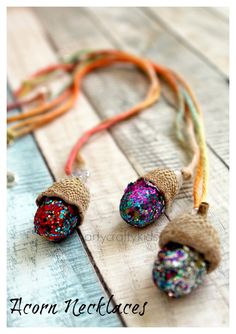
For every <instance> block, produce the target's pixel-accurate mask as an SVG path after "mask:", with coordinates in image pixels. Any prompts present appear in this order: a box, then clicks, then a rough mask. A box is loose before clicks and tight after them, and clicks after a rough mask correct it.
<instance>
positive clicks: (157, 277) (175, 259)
mask: <svg viewBox="0 0 236 334" xmlns="http://www.w3.org/2000/svg"><path fill="white" fill-rule="evenodd" d="M206 272H207V268H206V263H205V261H204V259H203V258H202V256H201V255H200V254H199V253H198V252H196V251H194V250H192V249H190V248H189V247H187V246H183V247H182V246H181V245H178V246H176V248H174V249H173V248H168V247H165V248H163V249H162V250H160V251H159V253H158V257H157V260H156V261H155V263H154V267H153V280H154V283H155V284H156V285H157V286H158V287H159V288H160V289H161V290H163V291H165V292H166V293H167V294H168V296H169V297H175V298H178V297H181V296H184V295H187V294H189V293H190V292H191V291H192V290H194V289H195V288H197V287H198V286H199V285H200V284H202V283H203V280H204V278H205V276H206Z"/></svg>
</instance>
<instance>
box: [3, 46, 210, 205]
mask: <svg viewBox="0 0 236 334" xmlns="http://www.w3.org/2000/svg"><path fill="white" fill-rule="evenodd" d="M115 63H130V64H133V65H135V66H137V67H138V68H139V69H141V70H142V71H143V72H144V73H145V75H146V76H147V78H148V80H149V83H150V84H149V89H148V92H147V95H146V97H145V99H144V100H143V101H141V102H139V103H138V104H137V105H135V106H134V107H132V108H130V109H129V110H126V111H124V112H122V113H120V114H118V115H115V116H113V117H110V118H107V119H105V120H103V121H101V122H100V123H99V124H98V125H96V126H95V127H93V128H92V129H89V130H87V131H86V132H85V133H84V134H83V135H82V136H81V137H80V139H79V140H78V141H77V143H76V144H75V146H74V147H73V149H72V151H71V153H70V156H69V158H68V161H67V163H66V165H65V172H66V174H67V175H71V174H72V168H73V164H74V162H75V160H76V159H77V162H78V161H79V162H80V161H81V160H82V158H81V156H80V153H79V151H80V149H81V148H82V147H83V145H84V144H85V143H86V142H87V141H88V140H89V138H90V137H91V136H93V135H94V134H95V133H98V132H101V131H103V130H105V129H108V128H110V127H112V126H114V125H115V124H117V123H119V122H121V121H124V120H126V119H128V118H130V117H132V116H135V115H137V114H138V113H139V112H141V111H142V110H144V109H146V108H147V107H149V106H151V105H152V104H154V103H155V102H156V101H157V100H158V99H159V97H160V92H161V91H160V82H159V79H158V75H159V76H160V77H161V78H162V79H163V80H164V81H165V82H166V83H167V84H168V86H169V88H170V89H171V90H172V91H173V92H174V94H175V97H176V109H177V115H176V134H177V138H178V139H179V141H180V142H181V143H182V145H183V146H184V147H185V148H186V149H188V150H189V151H190V152H191V153H192V159H191V161H190V163H189V164H188V165H187V166H184V167H183V169H182V174H183V176H184V178H185V179H188V178H191V177H192V176H194V184H193V198H194V207H195V208H197V207H199V204H200V203H201V202H202V201H205V199H206V195H207V184H208V159H207V152H206V142H205V135H204V126H203V117H202V112H201V110H200V106H199V104H198V101H197V99H196V97H195V96H194V94H193V92H192V90H191V88H190V86H189V85H188V83H187V82H186V81H185V80H184V79H183V78H182V77H181V76H180V75H179V74H177V73H176V72H174V71H172V70H171V69H169V68H167V67H165V66H163V65H160V64H157V63H154V62H151V61H149V60H147V59H144V58H140V57H137V56H134V55H130V54H128V53H126V52H122V51H119V50H99V51H94V52H89V51H88V52H79V53H76V54H74V55H72V56H71V57H70V59H68V60H67V61H66V62H62V63H59V64H54V65H50V66H48V67H46V68H43V69H41V70H39V71H37V72H35V73H34V74H33V75H32V76H30V77H29V78H28V79H27V80H26V81H24V82H23V83H22V84H21V86H20V87H19V89H18V90H17V91H16V92H15V97H16V102H15V103H13V104H11V105H8V108H7V109H8V110H12V109H14V108H16V107H23V106H26V105H28V106H30V105H31V104H32V103H37V104H38V105H37V106H36V107H33V108H31V109H30V110H29V111H27V112H24V113H21V114H19V115H14V116H9V117H8V118H7V122H8V123H16V124H14V125H12V126H10V127H9V128H8V139H9V141H10V140H14V139H15V138H17V137H21V136H24V135H26V134H28V133H30V132H32V131H34V130H36V129H37V128H39V127H41V126H43V125H45V124H48V123H50V122H51V121H53V120H54V119H55V118H57V117H59V116H61V115H63V114H65V113H66V112H67V111H69V110H70V109H71V108H73V107H74V105H75V103H76V101H77V98H78V95H79V93H80V91H81V84H82V80H83V78H84V77H85V76H86V75H87V74H88V73H90V72H92V71H94V70H96V69H99V68H103V67H106V66H110V65H113V64H115ZM61 72H65V73H67V75H69V77H70V82H69V83H68V84H66V85H64V87H63V88H62V89H61V90H60V91H59V92H58V93H57V94H56V96H53V97H52V98H50V97H48V96H47V95H48V94H46V93H45V92H42V91H40V90H38V91H37V89H38V87H41V86H42V85H44V84H45V83H48V82H49V81H53V80H55V79H57V78H58V76H60V75H61ZM30 94H31V96H30V97H28V98H26V97H27V96H28V95H30ZM195 171H196V172H195Z"/></svg>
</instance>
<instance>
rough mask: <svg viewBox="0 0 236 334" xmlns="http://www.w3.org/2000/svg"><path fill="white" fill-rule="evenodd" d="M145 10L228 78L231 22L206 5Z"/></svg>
mask: <svg viewBox="0 0 236 334" xmlns="http://www.w3.org/2000/svg"><path fill="white" fill-rule="evenodd" d="M144 10H145V12H146V13H147V14H149V15H150V16H151V17H154V18H156V19H157V22H158V23H161V24H162V25H163V26H164V27H165V28H166V29H167V30H170V31H171V32H172V33H173V34H176V36H177V37H178V38H180V39H182V40H183V42H184V43H185V44H186V45H187V46H189V47H190V48H191V49H192V50H193V51H194V52H196V53H198V54H199V55H200V56H201V57H203V58H205V59H206V61H207V62H209V63H210V64H212V65H213V66H215V67H216V68H218V69H219V71H220V72H222V73H223V74H224V75H226V76H227V77H228V74H229V28H228V22H225V21H223V20H221V19H220V18H218V17H216V16H215V15H214V13H213V12H212V11H207V10H206V9H205V8H203V7H153V8H146V9H144Z"/></svg>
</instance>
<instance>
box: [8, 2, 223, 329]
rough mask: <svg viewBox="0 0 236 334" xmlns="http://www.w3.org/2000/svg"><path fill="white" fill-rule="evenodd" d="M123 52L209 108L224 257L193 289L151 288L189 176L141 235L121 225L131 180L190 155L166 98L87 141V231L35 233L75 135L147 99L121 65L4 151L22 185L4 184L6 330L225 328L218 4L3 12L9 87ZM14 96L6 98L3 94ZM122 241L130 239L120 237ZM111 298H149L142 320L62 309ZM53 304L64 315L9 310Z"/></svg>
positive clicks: (188, 200) (212, 197)
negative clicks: (82, 54) (62, 236)
mask: <svg viewBox="0 0 236 334" xmlns="http://www.w3.org/2000/svg"><path fill="white" fill-rule="evenodd" d="M87 48H89V49H91V48H92V49H94V48H95V49H96V48H99V49H101V48H120V49H123V50H127V51H130V52H132V53H136V54H140V55H145V56H147V57H149V58H150V59H152V60H154V61H157V62H160V63H163V64H165V65H167V66H169V67H172V68H173V69H175V70H176V71H178V72H180V73H181V74H182V75H184V76H185V77H186V78H187V79H188V81H189V83H190V84H191V85H192V87H193V88H194V90H195V92H196V94H197V96H198V98H199V101H200V103H201V106H202V110H203V112H204V117H205V124H206V136H207V146H208V153H209V158H210V189H209V197H208V201H209V202H210V204H211V209H210V216H211V220H212V223H213V224H214V226H215V227H216V229H217V230H218V231H219V233H220V237H221V243H222V262H221V266H220V267H219V269H217V270H216V271H215V272H214V273H212V274H211V275H209V277H208V278H207V280H206V283H205V284H204V285H203V286H202V287H200V288H199V289H197V290H196V291H195V292H193V293H192V294H191V295H190V296H188V297H186V298H183V299H177V300H169V299H168V297H167V296H165V295H164V294H163V293H161V292H160V291H158V290H157V289H156V288H155V286H154V285H153V282H152V278H151V269H152V265H153V261H154V259H155V256H156V254H157V251H158V236H159V234H160V231H161V230H162V228H163V227H164V226H165V225H166V224H167V223H168V221H169V220H170V219H171V218H173V217H175V216H176V215H177V214H179V213H180V212H183V211H185V210H186V209H187V210H189V209H191V206H192V194H191V183H190V182H189V183H186V184H185V185H184V187H183V188H182V190H181V192H180V194H179V195H178V197H177V199H176V201H175V202H174V205H173V208H172V210H171V212H169V213H168V215H164V216H163V217H162V219H161V220H160V222H159V223H158V224H155V225H153V226H150V228H148V229H145V230H141V231H137V230H134V229H132V228H131V227H129V226H127V225H126V224H124V223H123V222H122V221H121V218H120V216H119V212H118V203H119V199H120V197H121V195H122V193H123V190H124V187H125V186H126V184H127V183H128V182H130V181H132V180H135V179H136V178H137V177H138V175H141V174H143V173H144V172H145V171H149V170H151V169H153V168H155V167H157V166H169V167H170V168H180V167H181V166H182V164H183V163H184V162H186V161H187V160H186V159H187V157H186V156H185V153H184V152H183V151H182V150H181V148H180V147H179V144H178V142H177V140H176V138H175V134H174V118H175V112H174V109H173V106H172V104H171V103H170V101H169V100H168V98H166V97H162V98H161V100H160V102H159V103H158V104H156V105H154V106H153V107H151V108H149V110H148V111H146V112H143V113H142V114H140V115H139V116H138V117H137V118H135V119H131V120H129V121H127V122H125V123H123V124H121V125H118V126H116V127H114V128H113V129H112V130H110V131H107V132H104V133H102V134H99V135H97V136H96V138H94V139H92V140H91V141H90V142H89V143H88V144H87V145H86V146H85V148H84V149H83V151H82V154H83V157H84V158H85V160H86V162H87V168H88V169H89V170H90V172H91V177H90V180H89V182H88V185H89V187H90V189H91V196H92V198H91V205H90V208H89V211H88V214H87V216H86V219H85V222H84V224H83V226H82V227H81V228H80V230H79V231H78V233H75V234H73V236H72V237H71V238H68V239H67V240H66V241H65V242H63V243H60V244H54V243H50V242H47V241H45V240H43V239H41V238H39V237H38V236H36V235H34V234H33V233H32V228H33V224H32V222H33V215H34V212H35V210H36V205H35V197H36V195H37V194H38V193H40V192H41V191H42V190H44V189H45V188H46V187H47V186H49V185H50V184H51V183H52V181H53V180H55V179H58V178H60V177H61V176H63V166H64V163H65V161H66V158H67V156H68V153H69V151H70V149H71V147H72V145H73V144H74V142H75V141H76V140H77V138H78V137H79V136H80V135H81V133H82V132H83V131H84V130H86V129H88V128H90V127H91V126H93V125H95V124H96V123H97V122H98V121H99V120H100V119H103V118H104V117H107V116H110V115H114V114H116V113H118V112H120V111H121V110H124V109H126V108H127V107H128V106H132V105H133V104H134V103H136V102H137V101H139V100H140V96H143V94H144V92H145V87H146V81H145V80H144V78H143V76H142V74H141V73H139V72H138V71H135V70H133V69H127V68H124V67H122V66H120V67H119V66H118V67H115V68H107V69H104V70H100V71H99V73H98V72H97V73H94V74H91V75H89V76H88V78H87V79H86V80H85V82H84V85H83V94H82V95H81V96H80V98H79V100H78V103H77V105H76V107H75V108H74V109H73V110H71V111H70V112H68V113H67V114H66V115H65V116H63V117H61V118H59V119H57V120H56V121H54V122H53V123H51V124H49V125H48V126H45V127H44V128H42V129H39V130H37V131H35V132H34V134H32V135H28V136H26V137H25V138H23V139H20V140H18V141H17V142H15V143H14V144H13V145H12V146H10V147H9V149H8V169H9V170H11V171H13V172H14V173H15V174H16V176H17V179H18V180H17V185H16V186H14V187H13V188H11V189H9V191H8V196H9V197H8V326H68V327H70V326H103V327H104V326H228V269H229V268H228V252H229V248H228V176H229V157H228V82H229V79H228V13H227V9H225V8H224V9H220V8H142V9H139V8H132V9H131V8H99V9H98V8H89V9H88V8H34V9H30V8H10V9H9V10H8V83H9V87H10V91H11V90H14V89H15V88H16V87H18V85H19V84H20V82H21V81H22V80H23V79H24V78H25V77H26V76H27V75H29V74H31V73H32V72H33V71H35V70H37V69H39V68H40V67H43V66H45V65H48V64H51V63H54V62H55V61H57V60H58V59H61V58H63V57H65V56H67V55H69V54H71V53H72V52H75V51H77V50H80V49H87ZM9 98H10V97H9ZM127 236H129V237H127ZM112 294H113V295H114V301H115V303H116V304H119V303H122V304H126V303H129V304H130V303H132V304H135V303H138V304H140V305H142V304H143V303H144V302H145V301H148V305H147V308H146V312H145V314H144V315H143V316H139V315H131V314H129V315H125V314H122V315H121V316H118V315H116V314H106V315H105V316H104V317H101V316H100V315H99V314H97V313H95V314H93V315H89V314H87V313H85V314H82V315H80V316H79V317H75V316H73V315H72V314H71V313H62V309H63V303H64V301H66V300H68V299H76V298H78V299H79V301H80V302H81V303H85V304H90V303H97V302H98V301H99V299H100V298H101V297H104V299H105V300H108V299H109V297H110V296H111V295H112ZM19 297H22V305H23V304H25V303H33V304H35V303H36V304H42V303H53V304H55V303H57V304H58V307H59V308H60V310H61V312H58V313H57V314H55V315H52V314H46V313H44V314H42V315H39V314H35V315H34V314H28V315H21V316H19V314H17V313H15V312H14V314H11V313H10V308H11V307H12V303H11V302H10V299H11V298H19Z"/></svg>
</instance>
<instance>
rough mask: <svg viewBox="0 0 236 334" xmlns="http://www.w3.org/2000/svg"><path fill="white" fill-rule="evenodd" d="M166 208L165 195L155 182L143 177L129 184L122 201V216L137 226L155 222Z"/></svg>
mask: <svg viewBox="0 0 236 334" xmlns="http://www.w3.org/2000/svg"><path fill="white" fill-rule="evenodd" d="M164 210H165V200H164V196H163V195H162V194H161V192H160V191H159V189H157V187H156V186H155V185H154V184H152V183H151V182H149V181H147V180H145V179H143V178H140V179H138V180H137V181H136V182H133V183H129V184H128V186H127V188H126V189H125V193H124V195H123V197H122V199H121V202H120V215H121V217H122V218H123V219H124V220H125V221H126V222H127V223H128V224H130V225H133V226H137V227H144V226H147V225H149V224H151V223H153V222H154V221H156V220H157V219H158V218H159V217H160V215H161V214H162V213H163V212H164Z"/></svg>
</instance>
